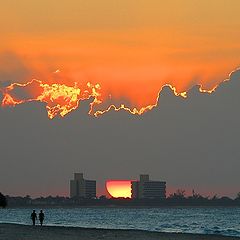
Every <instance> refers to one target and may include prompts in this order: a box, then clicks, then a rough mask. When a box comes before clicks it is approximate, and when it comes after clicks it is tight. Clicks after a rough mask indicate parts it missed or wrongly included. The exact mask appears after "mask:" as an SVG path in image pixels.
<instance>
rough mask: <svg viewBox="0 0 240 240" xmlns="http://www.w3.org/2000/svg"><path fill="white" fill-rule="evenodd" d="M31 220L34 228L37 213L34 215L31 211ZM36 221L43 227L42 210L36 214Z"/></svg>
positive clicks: (34, 212)
mask: <svg viewBox="0 0 240 240" xmlns="http://www.w3.org/2000/svg"><path fill="white" fill-rule="evenodd" d="M31 219H32V224H33V226H35V224H36V220H37V213H36V211H35V210H33V212H32V214H31ZM38 219H39V222H40V225H41V226H42V225H43V221H44V213H43V211H42V210H41V211H40V213H39V214H38Z"/></svg>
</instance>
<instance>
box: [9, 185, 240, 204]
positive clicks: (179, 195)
mask: <svg viewBox="0 0 240 240" xmlns="http://www.w3.org/2000/svg"><path fill="white" fill-rule="evenodd" d="M5 199H6V201H7V202H8V205H9V206H240V193H238V194H237V196H236V198H235V199H232V198H229V197H218V196H217V195H215V196H213V197H209V196H207V197H205V196H202V195H200V194H198V193H195V192H194V191H193V193H192V195H191V196H186V193H185V191H184V190H181V189H178V190H177V191H176V192H175V193H173V194H170V195H169V197H167V198H166V199H159V198H153V199H131V198H107V197H106V196H101V197H99V198H93V199H86V198H77V197H76V198H69V197H60V196H56V197H52V196H48V197H39V198H34V199H33V198H31V197H30V196H25V197H10V196H6V198H5ZM5 206H6V205H5Z"/></svg>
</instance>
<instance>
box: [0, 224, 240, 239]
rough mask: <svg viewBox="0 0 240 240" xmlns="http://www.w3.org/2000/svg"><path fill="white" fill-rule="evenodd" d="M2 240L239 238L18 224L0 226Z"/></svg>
mask: <svg viewBox="0 0 240 240" xmlns="http://www.w3.org/2000/svg"><path fill="white" fill-rule="evenodd" d="M0 239H4V240H19V239H21V240H27V239H35V240H40V239H44V240H55V239H56V240H63V239H64V240H77V239H78V240H83V239H88V240H93V239H94V240H95V239H116V240H125V239H128V240H133V239H134V240H135V239H139V240H143V239H148V240H155V239H161V240H225V239H226V240H236V239H240V238H238V237H225V236H216V235H201V234H182V233H158V232H148V231H139V230H107V229H94V228H78V227H55V226H44V227H40V226H35V227H33V226H26V225H17V224H0Z"/></svg>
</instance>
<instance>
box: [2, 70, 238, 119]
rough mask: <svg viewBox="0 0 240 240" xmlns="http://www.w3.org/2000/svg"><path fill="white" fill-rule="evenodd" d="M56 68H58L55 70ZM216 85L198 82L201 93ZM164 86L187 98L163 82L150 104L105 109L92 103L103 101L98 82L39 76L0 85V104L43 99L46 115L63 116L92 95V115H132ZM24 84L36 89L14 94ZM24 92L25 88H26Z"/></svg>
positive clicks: (8, 104) (150, 106) (97, 103)
mask: <svg viewBox="0 0 240 240" xmlns="http://www.w3.org/2000/svg"><path fill="white" fill-rule="evenodd" d="M239 69H240V68H237V69H235V70H234V71H232V72H231V73H230V74H229V78H228V79H226V80H224V81H222V82H221V83H223V82H226V81H229V80H230V76H231V75H232V73H234V72H235V71H237V70H239ZM57 71H58V70H57ZM221 83H220V84H221ZM220 84H218V85H216V86H215V87H213V88H212V89H211V90H206V89H204V88H203V87H202V85H197V86H199V88H198V91H199V92H201V93H206V94H211V93H213V92H215V91H216V89H217V88H218V86H219V85H220ZM164 87H169V88H170V89H171V90H172V92H173V93H174V95H175V96H177V97H182V98H187V96H188V91H184V92H177V90H176V88H175V87H174V86H172V85H170V84H165V85H163V86H162V87H161V89H160V91H159V92H158V96H157V97H156V101H155V103H154V104H152V105H148V106H144V107H141V108H136V107H133V108H130V107H127V106H125V104H121V103H120V104H119V106H116V105H113V104H111V105H110V106H108V107H107V108H106V109H103V110H95V106H96V105H98V106H99V105H100V104H102V103H103V102H104V99H103V98H102V86H100V84H92V83H90V82H88V83H87V84H86V85H85V86H81V87H79V86H78V84H77V83H75V85H74V86H67V85H65V84H59V83H53V84H48V83H44V82H43V81H41V80H37V79H33V80H31V81H29V82H27V83H12V84H11V85H9V86H7V87H5V88H1V89H0V91H1V92H2V94H3V99H2V102H1V106H2V107H15V106H17V105H20V104H24V103H27V102H33V101H39V102H43V103H46V110H47V113H48V117H49V118H50V119H53V118H54V117H56V116H60V117H64V116H65V115H66V114H68V113H70V112H71V111H73V110H75V109H77V108H78V107H79V103H80V101H84V100H89V99H91V98H93V100H92V102H91V103H90V110H89V112H88V114H89V115H93V116H95V117H99V116H101V115H103V114H105V113H107V112H110V111H116V112H118V111H121V110H125V111H127V112H129V113H130V114H133V115H142V114H144V113H145V112H147V111H150V110H152V109H153V108H155V107H156V106H157V104H158V101H159V97H160V93H161V91H162V90H163V88H164ZM28 88H33V90H35V89H37V90H38V92H37V93H36V92H34V91H33V92H31V91H29V97H27V98H19V97H17V96H14V91H15V90H17V89H21V90H25V91H27V90H28ZM27 92H28V91H27Z"/></svg>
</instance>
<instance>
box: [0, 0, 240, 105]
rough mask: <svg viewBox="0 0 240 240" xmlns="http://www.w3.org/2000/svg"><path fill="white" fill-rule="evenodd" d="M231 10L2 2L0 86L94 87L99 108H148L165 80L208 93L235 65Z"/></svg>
mask: <svg viewBox="0 0 240 240" xmlns="http://www.w3.org/2000/svg"><path fill="white" fill-rule="evenodd" d="M239 8H240V2H239V1H238V0H230V1H226V0H211V1H209V0H202V1H197V0H183V1H178V0H171V1H159V0H150V1H145V0H114V1H113V0H102V1H98V0H88V1H83V0H70V1H69V0H62V1H60V2H59V1H54V0H50V1H49V0H42V1H31V0H22V1H5V2H4V3H2V4H1V9H0V20H1V21H0V29H1V30H0V34H1V45H0V51H1V52H2V54H1V57H0V63H1V65H0V70H1V71H2V72H4V73H5V77H6V78H5V79H1V81H4V80H5V81H16V82H27V81H29V80H30V79H32V78H37V79H39V80H41V81H44V82H46V83H53V82H54V83H55V82H56V81H57V82H61V83H64V84H66V85H71V86H72V85H73V84H74V82H77V83H79V84H82V83H85V82H91V83H94V84H96V83H99V84H100V85H101V87H102V98H103V99H104V100H105V101H104V103H103V104H102V105H101V106H100V107H99V108H100V109H104V108H106V107H107V106H108V105H110V104H111V103H116V104H120V103H124V104H127V105H128V106H130V107H137V108H140V107H144V106H146V105H149V104H154V103H155V102H156V98H157V95H158V92H159V90H160V89H161V87H162V85H163V84H166V83H168V84H172V85H173V86H174V87H176V88H177V91H178V92H182V91H186V90H187V89H189V88H190V87H191V86H193V85H194V84H197V83H198V84H203V86H204V88H206V89H211V88H213V87H214V86H215V85H216V84H217V83H219V82H221V81H223V80H225V79H226V78H227V77H228V74H229V73H230V72H231V71H232V70H234V69H235V68H236V67H237V66H238V65H239V62H240V45H239V39H240V31H238V29H239V27H240V18H239V16H238V13H239ZM13 57H14V58H15V61H12V58H13ZM16 59H17V60H16ZM23 66H24V69H25V71H21V69H19V68H20V67H23ZM56 70H60V72H59V73H58V74H55V75H54V76H53V72H55V71H56ZM18 71H20V76H17V77H16V76H15V74H16V72H18Z"/></svg>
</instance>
